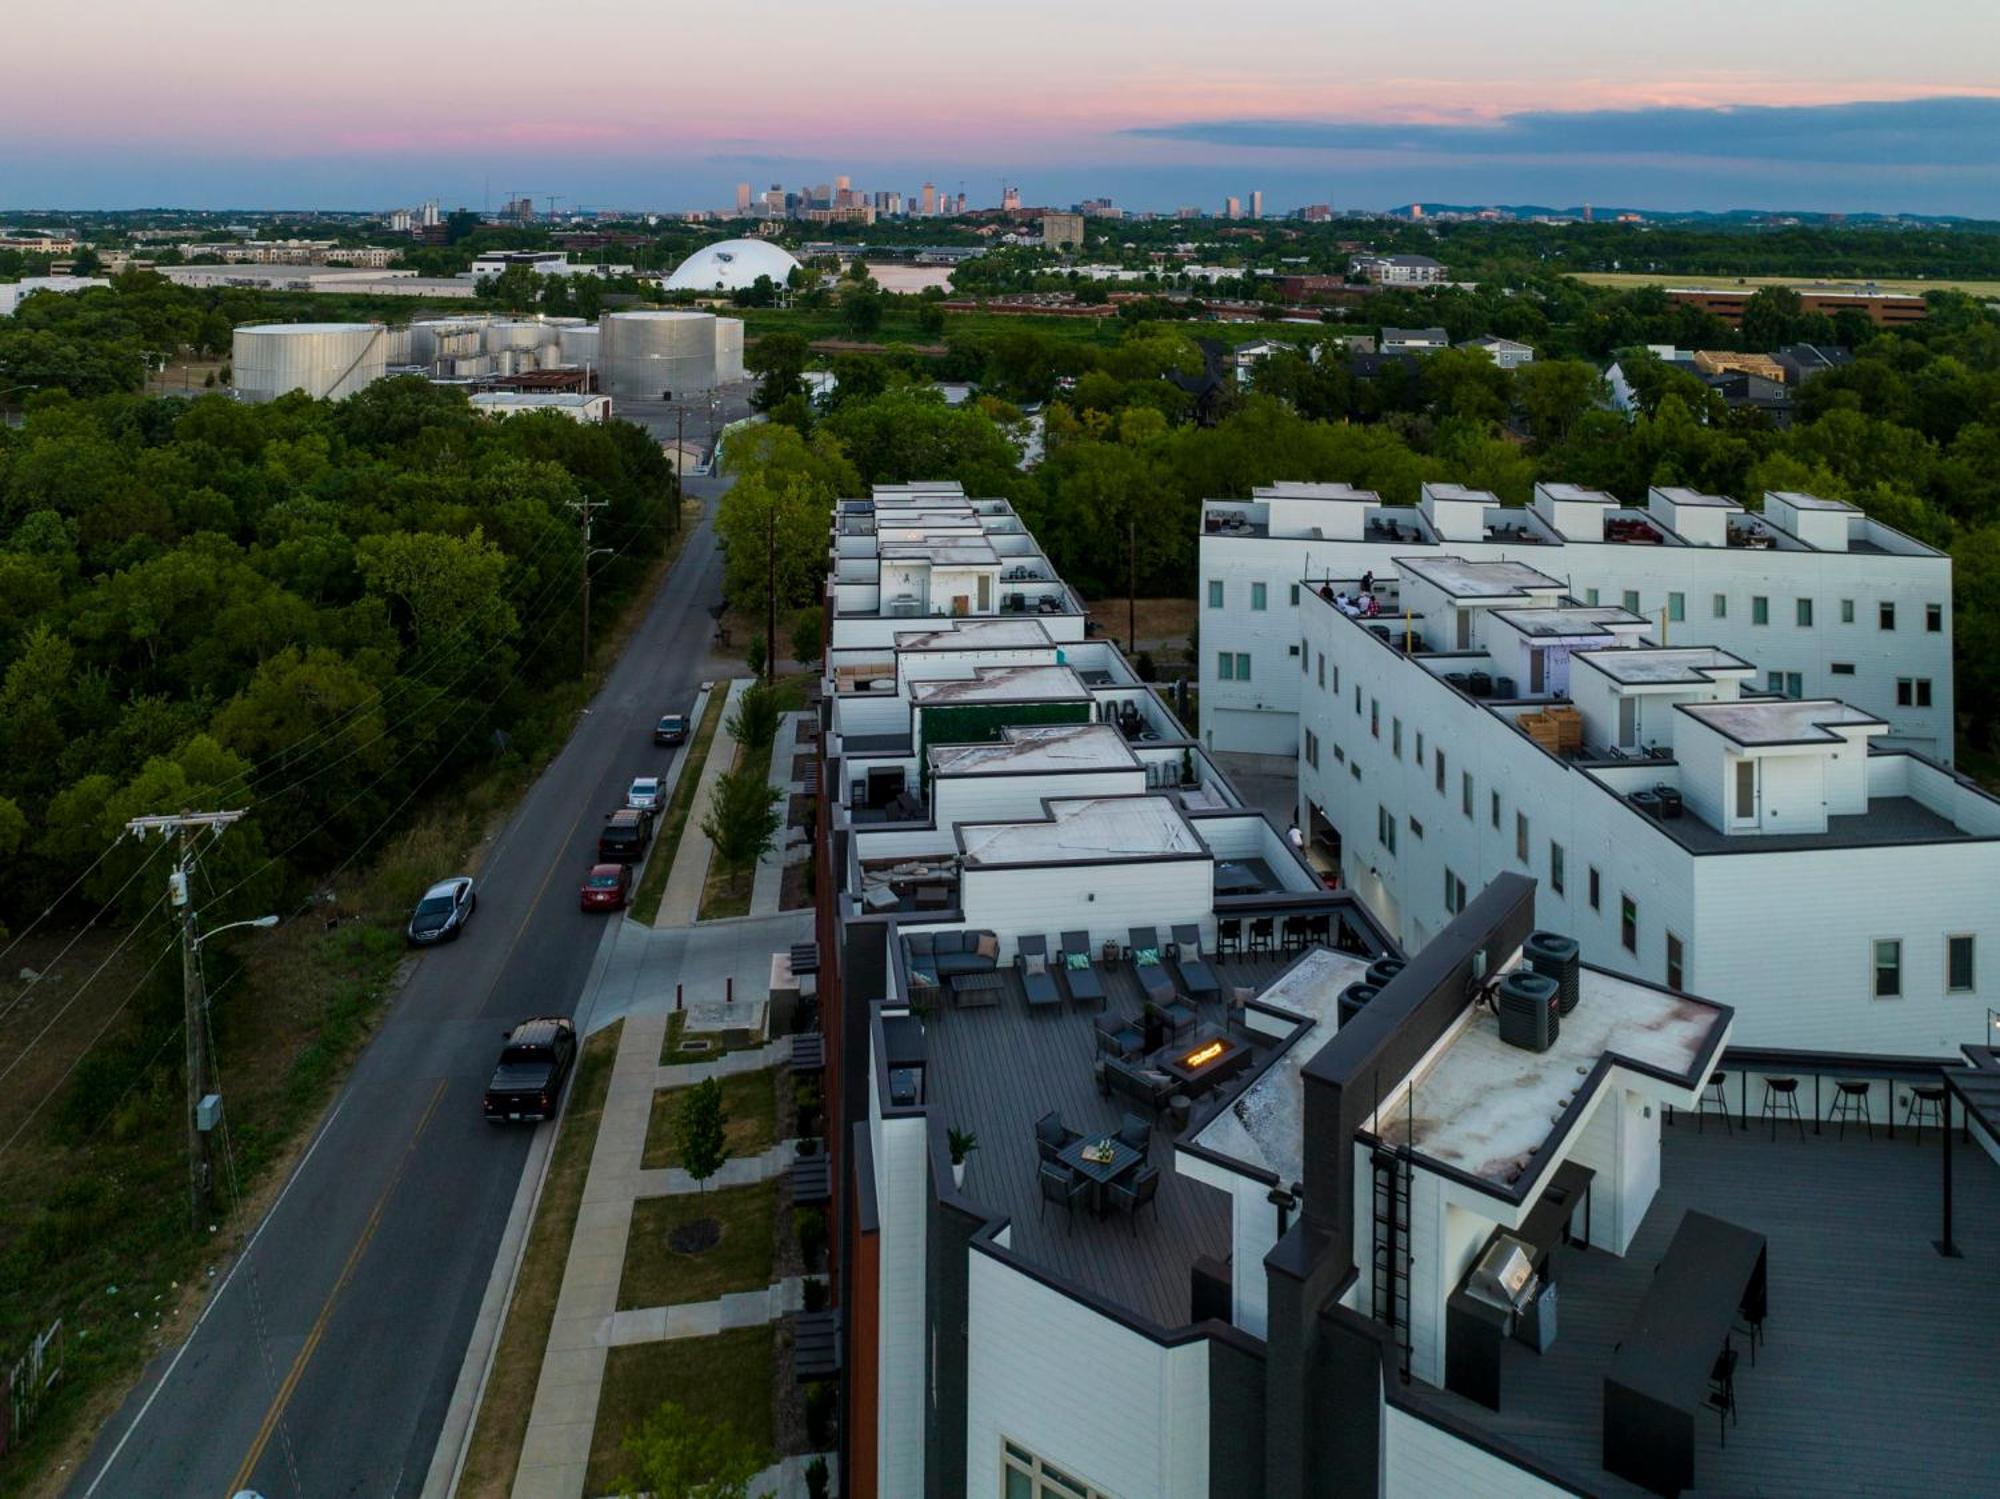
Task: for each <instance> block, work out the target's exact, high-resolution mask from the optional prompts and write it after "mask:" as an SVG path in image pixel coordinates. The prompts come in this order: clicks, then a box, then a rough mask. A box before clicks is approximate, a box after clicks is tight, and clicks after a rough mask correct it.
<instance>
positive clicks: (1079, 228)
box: [1042, 213, 1083, 250]
mask: <svg viewBox="0 0 2000 1499" xmlns="http://www.w3.org/2000/svg"><path fill="white" fill-rule="evenodd" d="M1042 243H1043V244H1044V245H1046V246H1048V248H1049V249H1051V250H1081V249H1082V248H1083V215H1082V214H1080V213H1045V214H1043V215H1042Z"/></svg>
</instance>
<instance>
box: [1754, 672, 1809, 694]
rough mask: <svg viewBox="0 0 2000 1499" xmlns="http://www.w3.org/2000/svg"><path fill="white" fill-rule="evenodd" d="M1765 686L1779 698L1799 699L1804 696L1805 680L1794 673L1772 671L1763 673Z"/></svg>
mask: <svg viewBox="0 0 2000 1499" xmlns="http://www.w3.org/2000/svg"><path fill="white" fill-rule="evenodd" d="M1764 680H1765V685H1766V686H1767V687H1768V688H1769V689H1770V690H1771V691H1772V692H1775V693H1777V694H1778V696H1779V697H1791V698H1799V697H1804V696H1805V695H1806V690H1805V679H1804V678H1803V677H1801V676H1800V675H1799V674H1798V673H1797V672H1795V671H1773V672H1767V673H1765V678H1764Z"/></svg>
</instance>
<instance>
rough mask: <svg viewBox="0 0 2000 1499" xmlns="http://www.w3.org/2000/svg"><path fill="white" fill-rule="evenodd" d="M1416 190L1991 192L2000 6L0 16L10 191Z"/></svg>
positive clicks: (67, 194)
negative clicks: (848, 184)
mask: <svg viewBox="0 0 2000 1499" xmlns="http://www.w3.org/2000/svg"><path fill="white" fill-rule="evenodd" d="M840 172H845V173H848V174H850V175H851V176H852V177H853V179H854V183H855V186H857V187H862V188H867V189H870V190H873V189H876V188H888V189H895V190H899V191H902V192H905V193H907V192H909V191H911V190H912V189H914V188H915V187H916V186H917V185H918V184H919V183H921V182H923V181H925V180H930V181H934V182H936V183H937V184H938V185H939V186H940V187H941V188H947V189H949V190H952V191H957V190H958V189H959V187H960V186H963V187H964V188H965V190H966V192H967V193H968V195H969V196H970V198H971V199H972V201H973V202H975V203H988V202H992V201H994V200H995V199H996V197H997V195H998V185H999V182H1000V180H1001V178H1003V177H1005V178H1007V179H1008V180H1010V181H1017V182H1019V183H1020V184H1021V187H1022V191H1023V196H1024V199H1025V200H1026V201H1028V202H1048V203H1067V202H1069V201H1072V200H1074V199H1077V198H1081V197H1084V196H1094V195H1098V194H1108V195H1110V196H1112V197H1113V198H1115V199H1116V200H1117V201H1118V202H1119V203H1120V204H1121V205H1123V206H1126V207H1131V208H1172V207H1174V206H1175V205H1176V204H1179V203H1198V204H1201V205H1203V206H1209V207H1212V206H1214V204H1215V202H1217V201H1219V199H1220V196H1221V195H1222V194H1223V193H1229V192H1234V193H1238V194H1243V195H1247V194H1248V193H1249V192H1250V191H1251V190H1252V189H1255V188H1261V189H1262V190H1263V191H1264V194H1265V201H1266V206H1267V208H1271V209H1284V208H1288V207H1291V206H1294V205H1296V204H1298V203H1302V202H1332V203H1335V204H1339V205H1342V206H1357V205H1358V206H1374V207H1386V206H1389V205H1392V204H1397V203H1405V202H1409V201H1412V200H1415V199H1433V200H1436V199H1443V200H1448V201H1459V202H1527V201H1533V202H1545V203H1553V204H1557V205H1567V204H1572V203H1578V202H1583V201H1590V202H1594V203H1599V204H1605V205H1635V206H1645V207H1661V208H1728V207H1738V206H1759V207H1788V208H1803V209H1848V210H1857V211H1858V210H1883V211H1887V210H1898V209H1901V210H1910V211H1920V212H1955V213H1967V214H1976V215H1983V216H1988V217H2000V24H1996V23H1995V21H1994V19H1993V12H1992V10H1991V8H1990V7H1989V6H1986V5H1978V4H1969V3H1951V0H1910V3H1906V4H1904V5H1900V6H1896V7H1881V6H1868V7H1863V6H1861V5H1858V4H1855V3H1853V0H1820V3H1817V4H1811V5H1808V4H1804V3H1799V0H1775V3H1771V0H1767V3H1764V4H1761V5H1747V4H1741V3H1734V4H1721V3H1713V0H1667V3H1651V4H1645V5H1641V4H1635V3H1627V0H1589V3H1585V0H1536V3H1533V4H1531V5H1525V6H1523V5H1514V6H1502V5H1494V4H1492V3H1491V0H1480V3H1473V0H1432V3H1430V4H1428V5H1423V6H1413V5H1398V6H1381V5H1375V6H1357V7H1353V8H1351V9H1349V8H1347V7H1333V6H1328V5H1326V4H1324V3H1317V4H1306V3H1301V0H1261V3H1255V4H1251V5H1244V6H1218V5H1214V4H1212V3H1203V4H1193V3H1188V0H1149V3H1146V4H1143V5H1141V4H1135V3H1129V0H1095V3H1086V4H1077V3H1076V0H1065V3H1062V4H1056V3H1053V0H1012V3H1009V4H1006V5H973V4H968V3H965V0H955V3H947V0H905V3H902V4H897V5H886V4H877V3H868V0H861V3H857V4H850V5H847V6H828V5H824V4H813V5H804V4H797V3H794V0H765V3H761V4H749V5H715V4H710V5H698V4H697V5H689V4H674V5H659V4H651V5H645V6H641V5H638V4H636V3H633V0H574V3H571V4H565V5H559V6H551V5H548V4H547V3H545V0H536V3H533V4H530V3H527V0H486V3H483V4H481V5H479V6H477V7H474V6H470V5H450V6H446V5H442V4H439V3H437V0H402V3H392V0H350V3H347V4H344V5H341V6H325V5H320V6H283V5H278V6H274V5H271V4H269V3H268V0H263V3H259V4H250V3H247V0H183V3H181V4H178V5H174V6H160V5H154V4H147V5H141V4H139V3H137V0H82V3H81V4H78V5H74V6H35V7H22V8H21V13H20V14H18V15H13V16H10V18H9V22H8V26H7V29H6V32H5V41H4V44H0V207H16V208H18V207H33V206H51V207H117V206H135V205H148V204H156V203H167V204H177V205H187V206H215V207H246V208H248V207H269V206H306V205H317V206H325V207H356V208H362V207H379V206H383V205H386V204H393V203H402V202H408V201H416V200H419V199H422V198H428V197H435V198H437V199H439V200H440V201H441V202H444V203H445V204H446V205H447V206H455V205H459V204H466V205H470V206H474V207H477V206H480V205H481V203H482V201H483V200H484V199H485V197H486V195H487V194H488V193H490V194H491V197H492V201H494V202H496V203H497V202H498V201H499V200H500V198H501V197H503V196H504V195H505V194H506V192H507V191H508V190H509V189H520V190H523V191H527V192H532V193H534V194H535V195H536V196H538V197H540V196H546V195H547V194H549V193H559V194H561V195H562V196H563V198H564V199H565V200H566V202H567V203H569V204H571V205H589V206H593V207H595V206H605V207H610V206H629V207H658V208H669V209H671V208H688V207H705V206H716V205H721V204H725V203H728V202H730V201H733V195H734V188H735V184H736V183H737V182H738V181H739V180H748V181H751V182H753V183H754V184H756V185H757V186H758V187H760V188H761V187H763V186H764V185H766V184H767V183H769V182H773V181H782V182H784V183H786V184H788V185H797V184H799V183H802V182H818V181H825V180H828V179H830V178H831V177H832V176H833V175H834V174H835V173H840Z"/></svg>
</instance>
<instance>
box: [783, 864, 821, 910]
mask: <svg viewBox="0 0 2000 1499" xmlns="http://www.w3.org/2000/svg"><path fill="white" fill-rule="evenodd" d="M811 874H812V864H811V862H810V861H808V862H807V863H804V864H787V865H786V866H785V872H784V876H783V878H782V879H781V880H780V881H779V883H778V909H779V910H780V911H804V910H807V909H809V908H810V907H811V906H812V903H813V897H812V891H811V889H810V888H808V886H807V883H806V882H807V879H808V878H809V877H810V875H811Z"/></svg>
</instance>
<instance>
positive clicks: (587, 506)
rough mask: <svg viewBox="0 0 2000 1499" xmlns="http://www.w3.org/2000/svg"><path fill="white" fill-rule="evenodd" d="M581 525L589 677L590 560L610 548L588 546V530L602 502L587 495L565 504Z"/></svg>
mask: <svg viewBox="0 0 2000 1499" xmlns="http://www.w3.org/2000/svg"><path fill="white" fill-rule="evenodd" d="M567 503H568V505H569V508H570V509H572V510H574V511H575V512H576V513H577V518H578V519H579V520H580V521H582V523H583V674H584V675H585V676H589V675H590V559H591V558H593V557H601V556H603V555H605V554H606V553H607V552H609V551H610V550H611V548H610V547H593V546H591V544H590V528H591V526H592V524H593V523H594V522H595V521H596V519H597V512H598V511H599V510H601V509H602V508H603V501H601V500H593V499H591V498H590V497H589V496H588V495H586V496H585V497H584V498H582V499H580V500H570V501H568V502H567Z"/></svg>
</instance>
